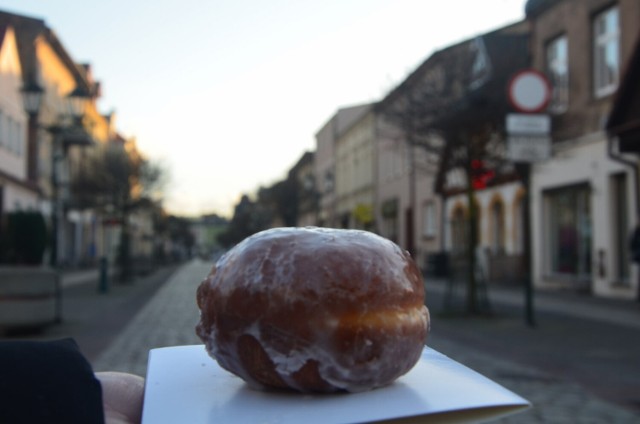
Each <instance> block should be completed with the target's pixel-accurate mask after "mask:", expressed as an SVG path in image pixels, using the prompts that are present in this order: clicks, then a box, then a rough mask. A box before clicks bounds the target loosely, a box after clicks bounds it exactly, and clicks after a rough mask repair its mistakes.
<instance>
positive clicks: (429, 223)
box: [422, 201, 436, 237]
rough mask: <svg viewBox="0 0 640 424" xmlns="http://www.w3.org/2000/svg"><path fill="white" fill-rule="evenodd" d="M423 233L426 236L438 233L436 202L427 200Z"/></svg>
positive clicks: (423, 218)
mask: <svg viewBox="0 0 640 424" xmlns="http://www.w3.org/2000/svg"><path fill="white" fill-rule="evenodd" d="M422 213H423V217H422V234H423V235H424V236H425V237H434V236H435V235H436V205H435V203H434V202H432V201H431V202H427V203H425V204H424V207H423V211H422Z"/></svg>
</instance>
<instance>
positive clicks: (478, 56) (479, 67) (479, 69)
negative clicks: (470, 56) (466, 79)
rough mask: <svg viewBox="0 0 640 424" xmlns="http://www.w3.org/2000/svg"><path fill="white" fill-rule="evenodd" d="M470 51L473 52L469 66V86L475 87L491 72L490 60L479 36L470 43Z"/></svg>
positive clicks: (483, 81)
mask: <svg viewBox="0 0 640 424" xmlns="http://www.w3.org/2000/svg"><path fill="white" fill-rule="evenodd" d="M471 51H472V52H474V53H475V57H474V60H473V65H472V66H471V83H470V84H469V88H471V89H472V90H473V89H476V88H478V87H480V86H482V84H484V83H485V82H486V81H487V79H489V76H490V74H491V62H490V61H489V55H488V54H487V49H486V47H485V45H484V41H483V40H482V38H481V37H478V38H476V39H475V40H474V41H473V43H472V44H471Z"/></svg>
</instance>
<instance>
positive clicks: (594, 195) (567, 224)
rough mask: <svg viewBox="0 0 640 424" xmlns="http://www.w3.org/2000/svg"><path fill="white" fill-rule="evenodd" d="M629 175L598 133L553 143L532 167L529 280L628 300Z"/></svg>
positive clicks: (630, 291)
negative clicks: (549, 151)
mask: <svg viewBox="0 0 640 424" xmlns="http://www.w3.org/2000/svg"><path fill="white" fill-rule="evenodd" d="M632 178H633V175H632V173H631V172H630V170H629V169H628V167H625V166H624V165H623V164H621V163H619V162H616V161H614V160H611V158H609V157H608V156H607V151H606V141H605V137H603V135H602V134H593V135H590V136H586V137H584V138H582V139H576V140H574V143H568V144H565V145H564V146H559V147H558V148H557V151H556V154H555V155H554V158H552V159H550V160H548V161H545V162H543V163H539V164H536V165H535V166H534V171H533V178H532V204H531V208H532V209H531V212H532V215H531V216H532V237H533V255H534V257H533V277H534V284H535V285H536V286H537V287H540V288H544V287H548V288H567V289H572V290H579V291H587V292H589V293H592V294H594V295H596V296H604V297H620V298H633V296H634V290H633V284H632V283H631V282H632V280H633V277H632V275H631V264H630V260H629V252H628V249H629V248H628V240H629V235H630V232H631V230H632V225H631V224H632V223H631V219H630V218H631V217H632V216H633V205H634V203H635V201H634V200H633V199H634V190H633V184H632V183H631V182H632Z"/></svg>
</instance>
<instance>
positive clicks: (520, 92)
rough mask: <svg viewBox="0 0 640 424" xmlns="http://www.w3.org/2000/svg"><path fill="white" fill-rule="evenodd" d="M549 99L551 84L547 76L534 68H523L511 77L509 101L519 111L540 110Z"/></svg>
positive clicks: (532, 111) (545, 105)
mask: <svg viewBox="0 0 640 424" xmlns="http://www.w3.org/2000/svg"><path fill="white" fill-rule="evenodd" d="M550 100H551V85H550V84H549V81H548V80H547V78H546V77H545V76H544V75H542V74H541V73H540V72H538V71H536V70H535V69H525V70H523V71H520V72H518V73H517V74H515V75H514V77H513V78H511V81H510V82H509V101H510V102H511V105H512V106H513V107H514V108H515V109H516V110H518V111H519V112H523V113H537V112H541V111H542V110H544V109H545V108H546V107H547V105H548V104H549V101H550Z"/></svg>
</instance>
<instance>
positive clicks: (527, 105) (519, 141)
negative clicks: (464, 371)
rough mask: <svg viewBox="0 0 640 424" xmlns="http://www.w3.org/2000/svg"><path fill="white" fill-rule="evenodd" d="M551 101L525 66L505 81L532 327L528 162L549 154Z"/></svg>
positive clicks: (542, 78)
mask: <svg viewBox="0 0 640 424" xmlns="http://www.w3.org/2000/svg"><path fill="white" fill-rule="evenodd" d="M550 100H551V87H550V84H549V82H548V80H547V79H546V77H545V76H544V75H542V74H541V73H540V72H538V71H536V70H533V69H525V70H523V71H520V72H518V73H516V74H515V75H514V77H513V78H512V79H511V81H510V82H509V102H510V103H511V105H512V106H513V107H514V109H515V110H516V111H518V112H519V113H510V114H508V115H507V117H506V128H507V134H508V141H507V154H508V156H509V158H510V159H511V160H512V161H514V162H515V163H516V167H517V169H518V172H519V173H520V175H521V178H522V183H523V185H524V188H525V191H524V192H525V195H524V199H523V202H522V203H523V207H522V223H523V242H524V252H523V259H524V261H523V262H524V263H523V268H524V297H525V322H526V323H527V325H528V326H530V327H535V325H536V322H535V316H534V309H533V281H532V276H531V273H532V270H533V269H532V268H533V267H532V263H533V260H532V258H533V255H532V253H533V252H532V249H531V213H530V210H531V178H530V176H531V163H533V162H537V161H540V160H545V159H548V158H549V157H550V156H551V137H550V133H551V119H550V118H549V116H548V115H546V114H541V113H540V112H542V111H543V110H544V109H545V108H546V107H547V105H548V104H549V101H550Z"/></svg>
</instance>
